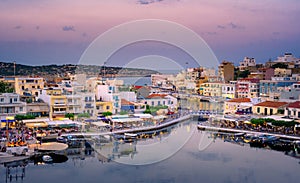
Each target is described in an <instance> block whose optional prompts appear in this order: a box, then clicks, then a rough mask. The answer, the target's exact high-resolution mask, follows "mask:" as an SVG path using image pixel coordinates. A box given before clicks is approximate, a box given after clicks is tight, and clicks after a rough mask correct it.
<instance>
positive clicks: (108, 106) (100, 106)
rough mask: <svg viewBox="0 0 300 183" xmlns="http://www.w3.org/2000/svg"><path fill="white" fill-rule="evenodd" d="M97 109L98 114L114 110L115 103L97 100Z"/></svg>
mask: <svg viewBox="0 0 300 183" xmlns="http://www.w3.org/2000/svg"><path fill="white" fill-rule="evenodd" d="M96 111H97V114H98V115H101V114H102V113H103V112H111V113H112V112H113V103H112V102H104V101H97V102H96Z"/></svg>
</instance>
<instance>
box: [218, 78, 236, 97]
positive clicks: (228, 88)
mask: <svg viewBox="0 0 300 183" xmlns="http://www.w3.org/2000/svg"><path fill="white" fill-rule="evenodd" d="M235 86H236V82H233V81H232V82H230V83H223V84H222V91H221V94H222V97H223V98H231V99H232V98H235V97H236V88H235Z"/></svg>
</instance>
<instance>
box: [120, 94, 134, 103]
mask: <svg viewBox="0 0 300 183" xmlns="http://www.w3.org/2000/svg"><path fill="white" fill-rule="evenodd" d="M120 98H121V99H125V100H127V101H129V102H136V94H135V92H120Z"/></svg>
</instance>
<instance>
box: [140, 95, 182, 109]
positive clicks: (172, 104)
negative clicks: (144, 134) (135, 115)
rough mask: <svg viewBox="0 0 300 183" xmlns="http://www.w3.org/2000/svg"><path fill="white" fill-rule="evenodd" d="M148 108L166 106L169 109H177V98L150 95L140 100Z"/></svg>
mask: <svg viewBox="0 0 300 183" xmlns="http://www.w3.org/2000/svg"><path fill="white" fill-rule="evenodd" d="M140 102H141V103H144V104H146V105H149V106H164V105H165V106H168V107H169V108H173V109H174V108H177V105H178V102H177V98H175V97H173V96H171V95H167V94H151V95H149V96H148V97H147V98H145V99H142V100H140Z"/></svg>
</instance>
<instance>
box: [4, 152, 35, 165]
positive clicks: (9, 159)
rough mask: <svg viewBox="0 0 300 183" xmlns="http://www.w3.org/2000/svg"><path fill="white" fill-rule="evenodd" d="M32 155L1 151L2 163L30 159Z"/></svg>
mask: <svg viewBox="0 0 300 183" xmlns="http://www.w3.org/2000/svg"><path fill="white" fill-rule="evenodd" d="M29 157H30V156H14V155H11V154H7V153H0V164H3V163H10V162H14V161H22V160H26V159H28V158H29Z"/></svg>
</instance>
